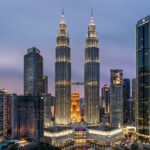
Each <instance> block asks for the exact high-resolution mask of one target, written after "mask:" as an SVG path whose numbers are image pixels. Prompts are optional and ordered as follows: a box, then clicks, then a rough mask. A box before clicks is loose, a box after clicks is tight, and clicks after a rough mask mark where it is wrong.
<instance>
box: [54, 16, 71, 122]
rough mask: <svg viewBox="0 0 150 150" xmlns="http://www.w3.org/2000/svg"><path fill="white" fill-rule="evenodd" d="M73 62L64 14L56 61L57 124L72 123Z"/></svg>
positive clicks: (60, 26) (60, 27) (59, 32)
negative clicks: (71, 60)
mask: <svg viewBox="0 0 150 150" xmlns="http://www.w3.org/2000/svg"><path fill="white" fill-rule="evenodd" d="M70 82H71V62H70V46H69V36H68V30H67V25H66V22H65V19H64V14H63V15H62V19H61V22H60V25H59V30H58V36H57V45H56V62H55V95H56V116H55V124H57V125H66V124H69V123H70V105H71V104H70V103H71V83H70Z"/></svg>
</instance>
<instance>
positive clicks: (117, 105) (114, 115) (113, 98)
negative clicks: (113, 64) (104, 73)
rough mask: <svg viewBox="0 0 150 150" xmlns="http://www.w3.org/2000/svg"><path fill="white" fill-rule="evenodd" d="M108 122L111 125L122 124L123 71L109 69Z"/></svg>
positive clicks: (117, 125)
mask: <svg viewBox="0 0 150 150" xmlns="http://www.w3.org/2000/svg"><path fill="white" fill-rule="evenodd" d="M110 73H111V75H110V81H111V85H110V123H111V125H112V127H116V128H118V127H121V126H122V125H123V71H122V70H118V69H116V70H111V71H110Z"/></svg>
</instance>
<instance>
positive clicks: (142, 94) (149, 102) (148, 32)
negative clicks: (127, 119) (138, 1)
mask: <svg viewBox="0 0 150 150" xmlns="http://www.w3.org/2000/svg"><path fill="white" fill-rule="evenodd" d="M136 60H137V61H136V128H137V134H138V139H139V140H140V141H144V142H145V141H147V142H150V16H147V17H145V18H143V19H141V20H139V21H138V22H137V25H136Z"/></svg>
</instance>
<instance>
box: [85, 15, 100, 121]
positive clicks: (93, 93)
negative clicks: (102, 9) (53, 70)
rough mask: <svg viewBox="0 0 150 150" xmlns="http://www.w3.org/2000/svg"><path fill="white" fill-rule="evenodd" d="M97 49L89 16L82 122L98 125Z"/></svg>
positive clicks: (96, 40)
mask: <svg viewBox="0 0 150 150" xmlns="http://www.w3.org/2000/svg"><path fill="white" fill-rule="evenodd" d="M99 74H100V63H99V47H98V36H97V32H96V26H95V24H94V20H93V15H91V20H90V24H89V27H88V32H87V38H86V48H85V64H84V83H85V86H84V89H85V92H84V94H85V95H84V98H85V108H84V111H85V112H84V120H85V122H86V123H88V124H97V123H99V119H100V116H99Z"/></svg>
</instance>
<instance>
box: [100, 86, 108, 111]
mask: <svg viewBox="0 0 150 150" xmlns="http://www.w3.org/2000/svg"><path fill="white" fill-rule="evenodd" d="M101 94H102V98H101V106H102V107H104V110H105V113H109V112H110V102H109V87H108V85H107V84H105V85H104V86H103V87H102V89H101Z"/></svg>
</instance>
